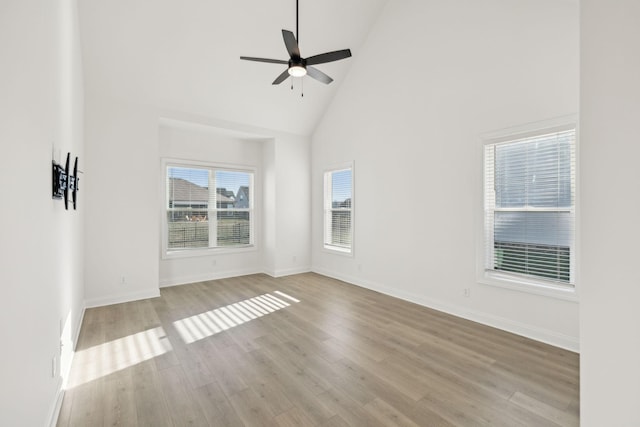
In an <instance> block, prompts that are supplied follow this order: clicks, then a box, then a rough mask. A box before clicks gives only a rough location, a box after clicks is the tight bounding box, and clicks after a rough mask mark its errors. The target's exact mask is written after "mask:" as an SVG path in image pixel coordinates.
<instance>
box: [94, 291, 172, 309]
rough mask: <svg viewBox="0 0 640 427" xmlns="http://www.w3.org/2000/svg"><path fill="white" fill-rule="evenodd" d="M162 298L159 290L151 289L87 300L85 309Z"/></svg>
mask: <svg viewBox="0 0 640 427" xmlns="http://www.w3.org/2000/svg"><path fill="white" fill-rule="evenodd" d="M159 296H160V290H159V289H150V290H147V291H139V292H130V293H126V294H125V293H123V294H120V295H113V296H108V297H102V298H93V299H88V300H85V302H84V306H85V308H93V307H103V306H105V305H112V304H120V303H123V302H131V301H138V300H141V299H148V298H157V297H159Z"/></svg>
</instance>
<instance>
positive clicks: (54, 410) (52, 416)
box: [48, 377, 64, 427]
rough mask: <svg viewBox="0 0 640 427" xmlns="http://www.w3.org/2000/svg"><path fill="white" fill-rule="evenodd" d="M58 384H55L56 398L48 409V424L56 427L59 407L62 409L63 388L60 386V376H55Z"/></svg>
mask: <svg viewBox="0 0 640 427" xmlns="http://www.w3.org/2000/svg"><path fill="white" fill-rule="evenodd" d="M57 381H58V384H57V386H56V390H57V392H56V399H55V401H54V402H53V406H52V407H51V409H50V410H49V424H48V425H49V426H50V427H56V424H57V423H58V417H59V416H60V409H62V400H63V399H64V389H63V388H62V377H58V378H57Z"/></svg>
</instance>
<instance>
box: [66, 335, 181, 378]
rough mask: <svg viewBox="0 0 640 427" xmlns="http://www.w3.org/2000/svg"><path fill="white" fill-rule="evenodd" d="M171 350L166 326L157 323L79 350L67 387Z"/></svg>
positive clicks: (103, 375)
mask: <svg viewBox="0 0 640 427" xmlns="http://www.w3.org/2000/svg"><path fill="white" fill-rule="evenodd" d="M171 350H173V348H172V347H171V343H170V342H169V339H168V338H167V336H166V334H165V332H164V329H162V327H157V328H153V329H148V330H146V331H142V332H138V333H136V334H131V335H127V336H126V337H122V338H118V339H115V340H113V341H109V342H106V343H103V344H99V345H96V346H93V347H90V348H87V349H84V350H80V351H77V352H76V353H75V355H74V358H73V369H72V370H71V376H70V377H69V380H68V382H67V386H66V388H67V389H69V388H73V387H77V386H79V385H81V384H85V383H88V382H90V381H93V380H96V379H98V378H102V377H105V376H107V375H110V374H113V373H115V372H117V371H120V370H122V369H126V368H129V367H131V366H133V365H137V364H138V363H141V362H144V361H145V360H150V359H153V358H154V357H157V356H160V355H162V354H165V353H168V352H170V351H171Z"/></svg>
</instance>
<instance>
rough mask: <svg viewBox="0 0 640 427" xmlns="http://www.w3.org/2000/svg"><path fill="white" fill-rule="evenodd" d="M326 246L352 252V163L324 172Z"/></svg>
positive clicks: (339, 250)
mask: <svg viewBox="0 0 640 427" xmlns="http://www.w3.org/2000/svg"><path fill="white" fill-rule="evenodd" d="M324 247H325V249H330V250H335V251H338V252H343V253H352V249H353V166H352V165H349V166H348V167H343V168H338V169H332V170H328V171H326V172H325V173H324Z"/></svg>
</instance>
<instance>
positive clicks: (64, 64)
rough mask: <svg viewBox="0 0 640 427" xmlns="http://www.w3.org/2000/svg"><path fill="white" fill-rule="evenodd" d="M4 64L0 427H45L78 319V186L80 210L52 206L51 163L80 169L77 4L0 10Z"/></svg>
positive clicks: (6, 5) (24, 4)
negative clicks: (75, 162)
mask: <svg viewBox="0 0 640 427" xmlns="http://www.w3.org/2000/svg"><path fill="white" fill-rule="evenodd" d="M0 62H1V63H2V72H1V73H0V76H1V77H0V93H2V96H1V97H0V117H1V119H0V120H1V124H0V141H2V142H1V144H2V149H3V155H4V159H5V161H3V163H2V168H0V179H1V182H2V183H3V190H2V200H3V209H2V210H0V219H1V220H2V223H3V224H5V227H4V228H3V230H2V243H3V245H2V246H3V250H2V261H0V262H1V264H0V265H1V267H0V282H1V283H2V299H3V302H4V303H3V305H2V310H0V325H1V326H0V341H1V342H2V348H3V352H2V358H1V359H2V363H1V364H0V378H2V381H1V382H0V425H3V426H4V425H6V426H14V425H25V426H27V425H28V426H41V425H47V424H49V423H50V422H51V420H52V418H53V417H54V414H55V411H56V405H57V404H59V403H60V397H61V393H60V390H61V384H62V378H61V376H60V372H61V368H63V367H64V366H61V363H60V359H61V352H60V342H61V340H62V341H63V342H64V344H65V347H64V355H65V357H64V360H65V364H64V365H68V360H69V359H68V356H69V353H70V352H69V349H70V348H72V347H73V346H74V341H75V338H76V333H77V331H78V328H79V323H80V321H81V316H82V300H83V268H82V265H83V221H84V217H85V213H84V212H85V203H84V197H85V194H86V192H85V191H84V189H83V180H82V178H81V181H80V188H81V191H80V194H79V206H78V210H76V211H74V210H73V209H72V208H71V210H69V211H65V209H64V204H63V202H62V201H60V200H52V198H51V161H52V156H53V157H54V158H55V159H56V160H57V161H59V162H64V160H65V159H66V153H67V152H71V153H72V156H74V157H75V156H78V157H79V158H80V168H81V169H84V168H85V163H84V151H83V135H82V134H83V116H82V114H83V84H82V81H83V76H82V66H81V60H80V49H79V34H78V28H77V16H76V2H75V1H73V0H56V1H49V0H47V1H41V0H29V1H24V0H20V1H17V0H16V1H5V2H2V4H0ZM63 331H64V333H63ZM54 359H55V361H54ZM52 364H53V365H55V369H56V373H55V375H52Z"/></svg>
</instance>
